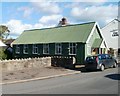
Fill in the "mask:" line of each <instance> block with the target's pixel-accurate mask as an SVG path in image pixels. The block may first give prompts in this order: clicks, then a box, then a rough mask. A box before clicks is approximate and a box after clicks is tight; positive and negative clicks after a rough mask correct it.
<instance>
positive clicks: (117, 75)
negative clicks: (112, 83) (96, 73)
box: [105, 74, 120, 80]
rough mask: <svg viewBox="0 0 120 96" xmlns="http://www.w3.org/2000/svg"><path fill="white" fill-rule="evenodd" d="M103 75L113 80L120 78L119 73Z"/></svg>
mask: <svg viewBox="0 0 120 96" xmlns="http://www.w3.org/2000/svg"><path fill="white" fill-rule="evenodd" d="M105 77H107V78H109V79H113V80H120V74H109V75H106V76H105Z"/></svg>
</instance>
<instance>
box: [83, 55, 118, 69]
mask: <svg viewBox="0 0 120 96" xmlns="http://www.w3.org/2000/svg"><path fill="white" fill-rule="evenodd" d="M109 67H114V68H115V67H117V61H116V60H115V59H114V58H113V57H112V56H111V55H109V54H98V55H95V56H88V57H86V60H85V69H86V70H95V69H99V70H101V71H103V70H104V69H105V68H109Z"/></svg>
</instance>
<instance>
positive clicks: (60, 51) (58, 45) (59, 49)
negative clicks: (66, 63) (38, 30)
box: [55, 43, 62, 54]
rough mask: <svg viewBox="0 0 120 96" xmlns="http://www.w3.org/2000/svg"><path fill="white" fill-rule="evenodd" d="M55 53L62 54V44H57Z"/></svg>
mask: <svg viewBox="0 0 120 96" xmlns="http://www.w3.org/2000/svg"><path fill="white" fill-rule="evenodd" d="M55 54H62V44H60V43H57V44H55Z"/></svg>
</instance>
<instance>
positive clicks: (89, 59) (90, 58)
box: [86, 56, 96, 61]
mask: <svg viewBox="0 0 120 96" xmlns="http://www.w3.org/2000/svg"><path fill="white" fill-rule="evenodd" d="M94 60H96V56H91V57H87V58H86V61H94Z"/></svg>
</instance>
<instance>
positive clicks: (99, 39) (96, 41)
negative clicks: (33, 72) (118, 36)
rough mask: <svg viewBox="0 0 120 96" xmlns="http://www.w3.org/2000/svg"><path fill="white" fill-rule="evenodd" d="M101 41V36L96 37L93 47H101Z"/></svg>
mask: <svg viewBox="0 0 120 96" xmlns="http://www.w3.org/2000/svg"><path fill="white" fill-rule="evenodd" d="M101 43H102V39H101V38H96V39H95V40H94V42H93V45H92V47H93V48H99V47H100V45H101Z"/></svg>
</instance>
